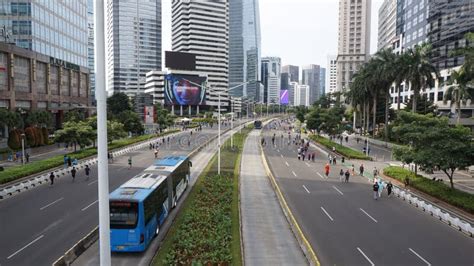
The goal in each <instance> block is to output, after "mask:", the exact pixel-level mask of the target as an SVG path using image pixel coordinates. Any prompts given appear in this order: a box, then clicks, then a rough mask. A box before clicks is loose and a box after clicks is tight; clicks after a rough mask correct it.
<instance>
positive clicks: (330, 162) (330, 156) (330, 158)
mask: <svg viewBox="0 0 474 266" xmlns="http://www.w3.org/2000/svg"><path fill="white" fill-rule="evenodd" d="M329 164H332V155H331V154H329Z"/></svg>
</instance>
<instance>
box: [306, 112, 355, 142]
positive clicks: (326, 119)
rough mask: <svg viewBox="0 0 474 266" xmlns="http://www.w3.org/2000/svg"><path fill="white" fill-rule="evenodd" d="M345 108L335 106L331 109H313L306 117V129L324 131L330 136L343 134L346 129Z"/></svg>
mask: <svg viewBox="0 0 474 266" xmlns="http://www.w3.org/2000/svg"><path fill="white" fill-rule="evenodd" d="M343 117H344V108H343V107H339V106H335V107H332V108H329V109H323V108H319V107H313V108H312V110H311V111H310V112H309V113H308V114H307V115H306V116H305V120H306V127H307V128H308V129H312V130H317V131H318V132H319V131H321V130H322V131H324V132H326V133H328V134H329V135H337V134H341V133H342V132H343V131H344V130H345V129H347V128H346V127H345V125H343V123H342V118H343Z"/></svg>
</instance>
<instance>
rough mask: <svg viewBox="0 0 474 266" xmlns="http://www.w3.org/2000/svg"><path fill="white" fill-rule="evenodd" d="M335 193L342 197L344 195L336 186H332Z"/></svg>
mask: <svg viewBox="0 0 474 266" xmlns="http://www.w3.org/2000/svg"><path fill="white" fill-rule="evenodd" d="M332 187H333V188H334V189H335V190H336V191H337V192H339V194H341V195H344V193H342V191H340V190H339V189H338V188H337V187H336V186H332Z"/></svg>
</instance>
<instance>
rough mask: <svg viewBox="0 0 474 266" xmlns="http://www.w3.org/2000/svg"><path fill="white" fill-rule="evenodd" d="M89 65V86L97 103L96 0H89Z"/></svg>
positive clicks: (93, 100)
mask: <svg viewBox="0 0 474 266" xmlns="http://www.w3.org/2000/svg"><path fill="white" fill-rule="evenodd" d="M87 66H88V68H89V70H90V75H89V87H90V91H91V93H90V96H91V100H92V103H93V104H95V74H94V72H95V71H94V0H87Z"/></svg>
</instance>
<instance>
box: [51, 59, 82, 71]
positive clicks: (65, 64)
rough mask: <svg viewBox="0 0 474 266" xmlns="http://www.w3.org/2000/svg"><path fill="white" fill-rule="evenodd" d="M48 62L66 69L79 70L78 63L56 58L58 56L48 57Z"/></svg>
mask: <svg viewBox="0 0 474 266" xmlns="http://www.w3.org/2000/svg"><path fill="white" fill-rule="evenodd" d="M49 63H50V64H51V65H55V66H61V67H63V68H67V69H72V70H77V71H79V69H80V67H79V65H76V64H73V63H69V62H66V61H64V60H61V59H58V58H54V57H50V58H49Z"/></svg>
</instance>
